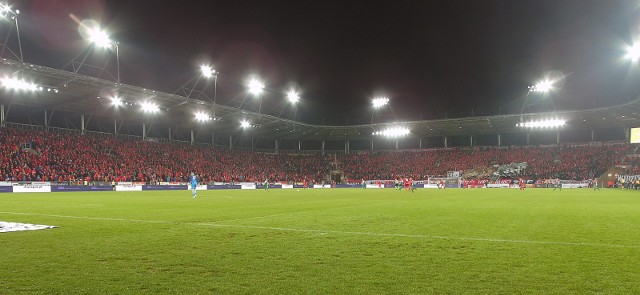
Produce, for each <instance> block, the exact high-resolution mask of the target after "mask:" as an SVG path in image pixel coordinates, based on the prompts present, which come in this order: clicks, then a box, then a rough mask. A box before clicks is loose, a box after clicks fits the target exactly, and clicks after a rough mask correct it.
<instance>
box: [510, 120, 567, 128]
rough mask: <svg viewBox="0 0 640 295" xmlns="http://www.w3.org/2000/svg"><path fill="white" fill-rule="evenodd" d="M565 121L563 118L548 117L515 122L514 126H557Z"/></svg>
mask: <svg viewBox="0 0 640 295" xmlns="http://www.w3.org/2000/svg"><path fill="white" fill-rule="evenodd" d="M565 123H567V121H566V120H563V119H548V120H539V121H530V122H523V123H518V124H516V127H522V128H558V127H562V126H564V125H565Z"/></svg>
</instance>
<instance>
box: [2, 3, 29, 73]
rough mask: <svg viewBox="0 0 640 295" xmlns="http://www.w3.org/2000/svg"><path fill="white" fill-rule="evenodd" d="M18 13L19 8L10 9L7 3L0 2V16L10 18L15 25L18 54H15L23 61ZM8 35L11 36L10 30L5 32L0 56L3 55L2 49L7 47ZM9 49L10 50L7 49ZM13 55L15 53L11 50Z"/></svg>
mask: <svg viewBox="0 0 640 295" xmlns="http://www.w3.org/2000/svg"><path fill="white" fill-rule="evenodd" d="M19 15H20V10H18V9H16V10H12V9H11V6H9V4H0V17H1V18H4V19H9V18H10V19H12V20H13V22H14V24H15V26H16V36H17V38H18V51H19V54H20V56H16V57H17V58H18V59H19V60H20V61H21V62H24V57H23V56H22V40H20V26H19V25H18V16H19ZM9 36H11V30H9V32H7V37H5V40H4V44H3V45H2V52H0V56H3V55H4V51H5V49H6V48H7V42H9ZM9 51H11V50H9ZM11 53H12V54H13V55H15V53H13V52H11Z"/></svg>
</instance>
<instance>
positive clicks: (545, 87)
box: [530, 80, 553, 92]
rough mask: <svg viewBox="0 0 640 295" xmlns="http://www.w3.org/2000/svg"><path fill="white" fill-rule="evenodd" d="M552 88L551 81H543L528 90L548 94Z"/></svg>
mask: <svg viewBox="0 0 640 295" xmlns="http://www.w3.org/2000/svg"><path fill="white" fill-rule="evenodd" d="M552 88H553V81H550V80H543V81H540V82H538V83H536V85H534V86H533V87H531V88H530V89H531V91H537V92H548V91H549V90H551V89H552Z"/></svg>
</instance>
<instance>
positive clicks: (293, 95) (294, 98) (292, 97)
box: [282, 88, 300, 131]
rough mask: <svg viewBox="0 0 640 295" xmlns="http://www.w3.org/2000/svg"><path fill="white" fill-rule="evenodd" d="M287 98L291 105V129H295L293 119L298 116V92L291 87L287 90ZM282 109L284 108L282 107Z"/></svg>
mask: <svg viewBox="0 0 640 295" xmlns="http://www.w3.org/2000/svg"><path fill="white" fill-rule="evenodd" d="M287 100H289V102H290V103H291V104H292V105H293V121H294V123H293V131H295V130H296V124H295V120H296V117H297V116H298V102H299V101H300V94H299V93H298V91H296V90H295V89H293V88H291V89H289V91H288V92H287ZM282 110H284V108H282Z"/></svg>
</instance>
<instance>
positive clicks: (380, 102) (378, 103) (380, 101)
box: [372, 97, 389, 109]
mask: <svg viewBox="0 0 640 295" xmlns="http://www.w3.org/2000/svg"><path fill="white" fill-rule="evenodd" d="M372 102H373V107H374V108H376V109H378V108H381V107H383V106H386V105H387V104H389V98H387V97H378V98H374V99H373V100H372Z"/></svg>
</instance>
